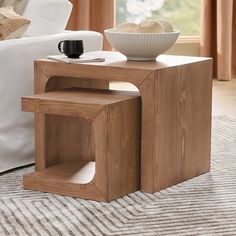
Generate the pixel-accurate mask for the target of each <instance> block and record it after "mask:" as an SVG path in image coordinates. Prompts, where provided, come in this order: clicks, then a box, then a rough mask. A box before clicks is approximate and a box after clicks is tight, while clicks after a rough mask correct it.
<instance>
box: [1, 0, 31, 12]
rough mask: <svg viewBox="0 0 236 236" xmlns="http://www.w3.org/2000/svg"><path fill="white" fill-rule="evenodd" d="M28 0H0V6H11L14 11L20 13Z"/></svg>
mask: <svg viewBox="0 0 236 236" xmlns="http://www.w3.org/2000/svg"><path fill="white" fill-rule="evenodd" d="M28 1H29V0H0V7H5V6H13V8H14V10H15V12H17V13H18V14H20V15H22V14H23V12H24V10H25V7H26V5H27V3H28Z"/></svg>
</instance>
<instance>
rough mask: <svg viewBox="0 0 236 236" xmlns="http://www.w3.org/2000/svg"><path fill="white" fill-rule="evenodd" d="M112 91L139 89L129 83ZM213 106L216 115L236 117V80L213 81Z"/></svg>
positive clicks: (117, 84) (114, 87)
mask: <svg viewBox="0 0 236 236" xmlns="http://www.w3.org/2000/svg"><path fill="white" fill-rule="evenodd" d="M110 88H111V89H116V90H132V91H136V90H137V88H136V87H135V86H133V85H132V84H129V83H120V82H114V83H112V84H111V85H110ZM212 102H213V104H212V113H213V116H214V115H229V116H233V117H236V79H233V80H231V81H217V80H214V81H213V101H212Z"/></svg>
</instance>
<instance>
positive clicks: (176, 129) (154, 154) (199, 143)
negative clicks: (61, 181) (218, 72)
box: [35, 52, 212, 193]
mask: <svg viewBox="0 0 236 236" xmlns="http://www.w3.org/2000/svg"><path fill="white" fill-rule="evenodd" d="M94 54H96V55H97V56H100V57H101V56H103V57H105V58H106V61H105V62H104V63H89V64H78V65H75V64H65V63H60V62H54V61H50V60H37V61H36V62H35V78H36V81H37V83H35V93H36V94H38V93H43V92H45V91H53V90H56V89H61V88H68V87H90V88H107V83H108V81H125V82H129V83H132V84H133V85H135V86H136V87H137V88H138V89H139V92H140V95H141V99H142V112H141V113H142V114H141V116H142V122H141V123H142V127H141V191H144V192H150V193H152V192H156V191H159V190H161V189H163V188H166V187H169V186H172V185H174V184H177V183H180V182H182V181H185V180H187V179H190V178H192V177H195V176H198V175H200V174H203V173H205V172H208V171H209V169H210V150H211V103H212V60H211V59H210V58H200V57H183V56H164V55H163V56H160V57H158V59H157V61H154V62H135V61H126V59H125V57H123V56H122V55H121V54H119V53H117V52H96V53H93V55H94ZM35 121H36V125H39V126H41V127H43V125H45V117H44V115H43V114H36V116H35ZM79 125H81V130H83V122H81V124H77V126H79ZM77 128H79V127H77ZM81 138H82V137H81ZM42 142H43V130H42V133H40V132H38V133H37V135H36V143H42ZM40 146H42V145H40ZM37 152H38V153H42V150H37V145H36V154H37ZM39 155H40V154H39ZM36 158H37V155H36ZM85 158H86V150H85ZM45 165H46V163H44V162H41V163H39V162H38V165H37V166H36V169H37V170H40V169H44V168H45Z"/></svg>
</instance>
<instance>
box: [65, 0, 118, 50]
mask: <svg viewBox="0 0 236 236" xmlns="http://www.w3.org/2000/svg"><path fill="white" fill-rule="evenodd" d="M70 1H71V2H72V3H73V6H74V7H73V11H72V14H71V18H70V20H69V23H68V26H67V29H71V30H93V31H97V32H101V33H103V31H104V29H107V28H112V27H114V25H115V0H70ZM104 49H106V50H109V49H111V47H110V45H109V44H108V42H107V41H106V40H105V41H104Z"/></svg>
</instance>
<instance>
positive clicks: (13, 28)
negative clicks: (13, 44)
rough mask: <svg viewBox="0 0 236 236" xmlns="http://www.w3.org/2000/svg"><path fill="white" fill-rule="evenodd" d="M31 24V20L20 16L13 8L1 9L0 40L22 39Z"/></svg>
mask: <svg viewBox="0 0 236 236" xmlns="http://www.w3.org/2000/svg"><path fill="white" fill-rule="evenodd" d="M29 24H30V20H28V19H27V18H25V17H22V16H20V15H18V14H17V13H16V12H15V11H14V10H13V7H0V40H4V39H13V38H20V37H22V35H23V34H24V33H25V31H26V30H27V28H28V26H29Z"/></svg>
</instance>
